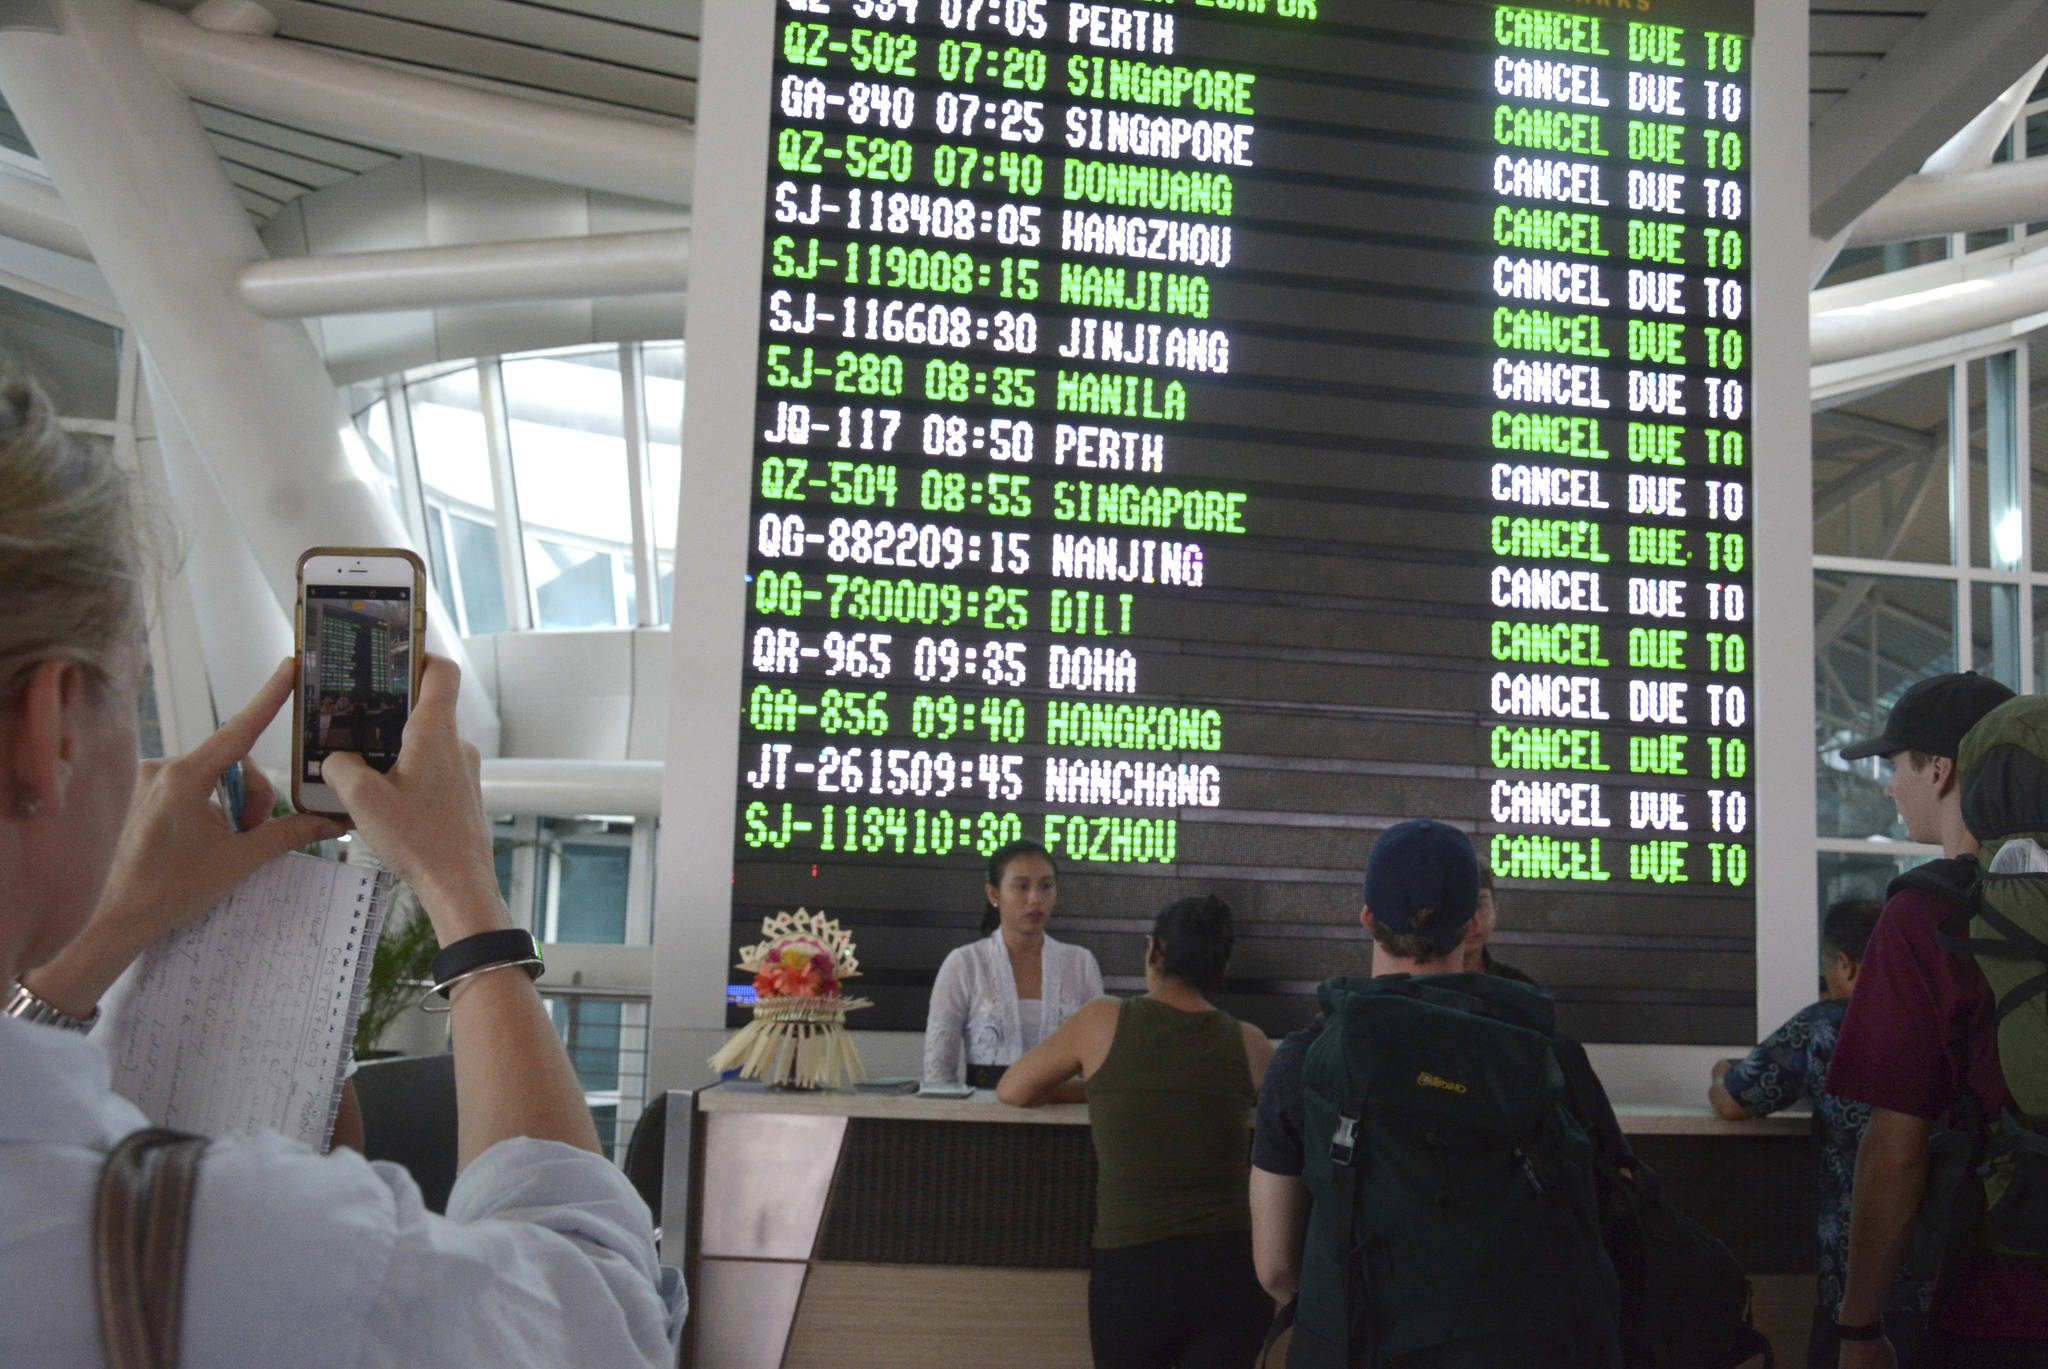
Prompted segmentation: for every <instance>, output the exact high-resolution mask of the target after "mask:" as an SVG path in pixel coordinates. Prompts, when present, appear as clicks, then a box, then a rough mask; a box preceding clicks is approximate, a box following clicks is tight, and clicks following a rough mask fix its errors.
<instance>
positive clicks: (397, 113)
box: [36, 0, 696, 204]
mask: <svg viewBox="0 0 2048 1369" xmlns="http://www.w3.org/2000/svg"><path fill="white" fill-rule="evenodd" d="M102 3H103V5H111V6H115V7H119V8H133V9H135V10H136V11H138V13H137V15H136V18H135V23H136V24H137V25H138V26H139V29H140V33H141V38H142V42H143V44H144V45H145V47H146V48H147V49H148V52H149V56H150V58H151V59H152V60H153V61H154V62H155V63H156V65H157V66H158V67H160V68H162V70H163V72H164V74H165V75H167V76H169V77H170V78H171V80H172V81H174V82H176V83H177V85H178V86H179V87H180V88H181V89H183V90H184V91H185V92H186V93H187V94H189V95H191V96H192V97H193V98H195V99H201V100H208V101H212V102H215V103H219V104H226V105H229V106H232V107H233V108H235V109H238V110H241V111H242V112H243V113H245V114H254V115H258V116H260V117H262V118H266V119H275V120H277V121H278V122H280V123H286V124H294V125H298V126H302V127H306V128H311V129H315V130H317V131H318V132H321V133H329V134H335V135H338V136H340V137H345V138H350V139H353V140H355V141H357V142H361V143H367V144H368V145H370V146H371V147H390V148H397V149H399V150H400V151H404V152H422V153H425V154H427V155H428V156H433V157H443V158H446V159H447V160H449V161H455V162H464V163H467V164H468V165H471V166H487V167H490V168H492V169H493V170H497V171H509V172H512V173H514V174H516V175H521V176H533V177H536V178H538V179H540V180H544V181H557V182H560V183H561V184H563V185H582V186H589V187H590V188H592V189H594V190H610V191H614V192H616V193H618V194H621V195H634V196H638V197H640V198H642V199H649V200H662V201H665V202H667V203H670V204H681V203H685V202H687V200H688V199H689V187H690V168H691V164H692V162H693V161H694V160H695V156H696V140H695V139H694V138H693V137H692V136H691V135H690V133H689V131H688V130H687V129H685V128H683V127H682V126H681V125H680V124H675V125H664V124H660V123H655V122H652V121H650V120H641V119H622V118H618V117H616V116H614V115H609V114H595V113H591V112H589V111H587V110H581V109H568V108H564V107H562V106H560V105H547V104H540V103H538V102H536V101H532V100H522V99H519V98H517V97H516V96H511V95H500V94H498V93H496V92H495V91H488V90H477V89H474V88H473V87H469V86H462V85H457V84H456V83H455V82H453V81H443V80H438V79H435V78H432V77H422V76H419V75H416V74H414V73H411V72H406V71H396V70H393V69H392V68H390V67H381V66H376V65H373V64H371V63H369V62H361V61H357V60H355V59H354V58H351V57H342V56H338V55H336V54H334V53H330V52H321V51H320V50H319V49H317V48H312V47H307V46H305V45H304V44H299V43H287V42H282V41H280V40H278V39H275V38H266V37H261V36H254V35H248V34H240V33H218V32H214V31H212V30H208V29H203V28H201V27H199V25H197V24H195V23H193V22H192V21H191V20H189V19H187V18H185V17H184V16H183V15H181V14H178V13H176V12H174V11H172V10H169V9H164V8H160V7H158V6H156V5H134V6H129V5H128V4H127V3H126V0H102ZM401 12H402V7H401ZM36 146H37V148H38V149H40V148H41V147H42V144H41V142H40V141H38V142H37V143H36Z"/></svg>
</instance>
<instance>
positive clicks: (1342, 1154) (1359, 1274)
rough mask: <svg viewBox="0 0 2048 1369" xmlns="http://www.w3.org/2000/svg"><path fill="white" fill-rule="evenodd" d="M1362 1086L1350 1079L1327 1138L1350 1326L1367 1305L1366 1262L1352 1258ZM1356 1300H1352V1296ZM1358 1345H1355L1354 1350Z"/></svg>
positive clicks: (1362, 1121) (1362, 1138)
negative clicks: (1341, 1237)
mask: <svg viewBox="0 0 2048 1369" xmlns="http://www.w3.org/2000/svg"><path fill="white" fill-rule="evenodd" d="M1364 1130H1365V1088H1364V1086H1362V1085H1360V1084H1358V1083H1356V1082H1353V1083H1352V1084H1351V1085H1350V1086H1349V1087H1347V1088H1346V1089H1345V1091H1344V1104H1343V1106H1342V1107H1340V1108H1339V1109H1338V1110H1337V1130H1336V1132H1335V1134H1333V1135H1332V1136H1331V1137H1330V1196H1331V1199H1332V1201H1333V1202H1334V1204H1335V1206H1336V1209H1337V1213H1338V1220H1339V1221H1341V1222H1343V1223H1344V1236H1345V1239H1344V1246H1345V1254H1346V1258H1345V1266H1346V1267H1345V1275H1346V1277H1345V1279H1344V1282H1343V1285H1342V1287H1343V1293H1342V1296H1343V1298H1344V1302H1345V1306H1344V1319H1343V1320H1344V1325H1346V1326H1352V1325H1354V1324H1355V1323H1356V1320H1357V1310H1358V1308H1360V1307H1366V1306H1370V1302H1369V1301H1368V1299H1369V1293H1370V1290H1368V1289H1367V1288H1366V1287H1365V1270H1366V1265H1365V1262H1364V1261H1363V1260H1360V1259H1357V1258H1355V1252H1354V1250H1353V1246H1354V1244H1355V1241H1356V1238H1357V1230H1358V1228H1357V1217H1358V1162H1359V1160H1360V1159H1361V1158H1362V1157H1361V1156H1360V1155H1359V1150H1360V1148H1361V1147H1363V1146H1364V1144H1365V1136H1364ZM1354 1296H1355V1297H1356V1298H1357V1302H1356V1303H1355V1304H1354V1303H1353V1302H1352V1299H1353V1297H1354ZM1358 1348H1360V1347H1357V1346H1354V1347H1353V1349H1354V1350H1355V1349H1358Z"/></svg>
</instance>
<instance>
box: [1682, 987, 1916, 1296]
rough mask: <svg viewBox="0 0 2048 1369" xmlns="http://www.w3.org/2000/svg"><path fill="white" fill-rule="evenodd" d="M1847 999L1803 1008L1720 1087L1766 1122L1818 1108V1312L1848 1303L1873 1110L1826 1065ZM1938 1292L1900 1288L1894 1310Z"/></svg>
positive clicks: (1730, 1074) (1769, 1037)
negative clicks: (1858, 1189) (1857, 1200)
mask: <svg viewBox="0 0 2048 1369" xmlns="http://www.w3.org/2000/svg"><path fill="white" fill-rule="evenodd" d="M1848 1011H1849V1000H1847V999H1845V998H1832V999H1829V998H1824V999H1822V1000H1821V1001H1820V1002H1818V1003H1814V1004H1812V1005H1810V1006H1808V1007H1805V1008H1801V1009H1800V1010H1799V1011H1798V1012H1796V1013H1794V1014H1793V1015H1792V1017H1791V1019H1790V1020H1789V1021H1787V1022H1786V1023H1785V1025H1784V1026H1782V1027H1780V1028H1778V1029H1777V1030H1776V1031H1774V1032H1772V1033H1771V1034H1770V1035H1769V1036H1768V1037H1766V1038H1765V1039H1764V1042H1763V1044H1762V1045H1760V1046H1758V1047H1757V1048H1756V1049H1755V1050H1753V1051H1751V1052H1750V1053H1749V1054H1748V1056H1746V1057H1745V1058H1744V1059H1742V1060H1741V1061H1740V1062H1739V1063H1737V1064H1736V1065H1735V1067H1734V1068H1732V1069H1730V1070H1729V1071H1728V1073H1727V1075H1726V1076H1725V1077H1724V1078H1723V1079H1722V1080H1721V1086H1722V1087H1723V1088H1725V1089H1727V1090H1728V1092H1729V1094H1730V1096H1732V1097H1733V1098H1734V1099H1735V1101H1736V1102H1738V1103H1740V1104H1742V1108H1743V1111H1745V1112H1747V1113H1748V1114H1749V1115H1750V1116H1752V1117H1766V1116H1769V1115H1770V1114H1771V1113H1774V1112H1777V1111H1779V1110H1780V1109H1782V1108H1787V1107H1790V1106H1792V1105H1793V1104H1794V1103H1797V1102H1799V1101H1800V1100H1801V1099H1804V1100H1806V1101H1807V1102H1809V1103H1811V1104H1812V1105H1813V1109H1814V1111H1815V1112H1816V1113H1817V1114H1818V1115H1819V1117H1820V1120H1821V1145H1820V1204H1819V1207H1820V1223H1819V1236H1820V1278H1819V1281H1818V1285H1817V1287H1816V1290H1815V1291H1816V1293H1817V1294H1818V1296H1819V1299H1820V1306H1822V1307H1827V1308H1833V1307H1837V1306H1839V1305H1840V1304H1841V1301H1842V1277H1843V1273H1844V1271H1845V1270H1846V1268H1847V1265H1848V1256H1849V1195H1850V1192H1851V1190H1852V1189H1853V1188H1854V1187H1855V1183H1856V1150H1857V1148H1858V1147H1859V1146H1861V1145H1862V1144H1863V1132H1864V1130H1865V1129H1866V1128H1867V1127H1868V1126H1869V1125H1870V1105H1869V1104H1867V1103H1852V1102H1850V1101H1849V1100H1848V1099H1846V1098H1838V1097H1836V1096H1835V1095H1834V1094H1832V1093H1829V1092H1828V1091H1827V1080H1828V1065H1829V1063H1830V1062H1831V1061H1832V1060H1833V1059H1834V1055H1835V1042H1836V1040H1837V1038H1838V1037H1839V1036H1840V1035H1841V1030H1842V1019H1843V1018H1844V1017H1845V1016H1847V1014H1848ZM1932 1291H1933V1290H1932V1288H1931V1287H1928V1286H1925V1285H1915V1286H1913V1287H1911V1288H1908V1287H1905V1286H1901V1287H1899V1288H1896V1289H1894V1290H1893V1292H1892V1299H1891V1303H1892V1305H1893V1306H1895V1307H1900V1308H1902V1309H1905V1310H1913V1311H1925V1310H1926V1307H1927V1303H1928V1298H1929V1296H1930V1295H1931V1293H1932Z"/></svg>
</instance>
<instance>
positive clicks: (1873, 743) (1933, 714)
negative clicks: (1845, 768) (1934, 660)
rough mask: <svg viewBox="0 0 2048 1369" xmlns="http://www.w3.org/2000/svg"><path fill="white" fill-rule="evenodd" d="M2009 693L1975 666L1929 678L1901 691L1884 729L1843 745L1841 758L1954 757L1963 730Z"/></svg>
mask: <svg viewBox="0 0 2048 1369" xmlns="http://www.w3.org/2000/svg"><path fill="white" fill-rule="evenodd" d="M2012 697H2013V692H2012V691H2011V690H2010V689H2007V688H2006V687H2005V686H2004V685H2002V684H2000V683H1999V682H1998V681H1996V680H1994V679H1990V678H1989V677H1987V676H1983V675H1979V674H1978V673H1977V672H1976V671H1974V670H1966V671H1964V672H1963V673H1962V674H1960V675H1935V676H1932V677H1930V678H1928V679H1925V680H1922V681H1920V682H1919V683H1918V684H1916V685H1914V686H1913V687H1912V688H1911V689H1909V690H1907V691H1906V692H1905V693H1903V694H1901V695H1899V701H1898V702H1897V703H1895V704H1893V705H1892V711H1891V716H1890V717H1888V718H1886V719H1885V720H1884V731H1883V732H1881V733H1879V734H1878V735H1877V736H1875V737H1872V738H1870V739H1869V740H1867V741H1860V742H1852V743H1850V744H1849V745H1848V746H1845V747H1843V748H1842V759H1843V760H1845V761H1856V760H1861V759H1863V758H1864V757H1865V756H1895V755H1897V754H1898V753H1899V752H1901V751H1918V752H1920V753H1922V754H1923V755H1928V756H1947V757H1948V758H1949V759H1950V760H1953V759H1955V757H1956V755H1957V753H1958V752H1960V751H1961V750H1962V749H1963V734H1964V733H1966V732H1968V731H1969V730H1970V729H1971V728H1973V727H1975V726H1976V725H1977V720H1978V719H1979V718H1981V717H1983V716H1984V715H1985V714H1986V713H1989V712H1990V711H1991V710H1992V709H1994V708H1996V707H1998V706H1999V705H2000V704H2002V703H2004V702H2005V701H2006V700H2007V699H2010V698H2012Z"/></svg>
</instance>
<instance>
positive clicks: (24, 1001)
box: [6, 983, 100, 1033]
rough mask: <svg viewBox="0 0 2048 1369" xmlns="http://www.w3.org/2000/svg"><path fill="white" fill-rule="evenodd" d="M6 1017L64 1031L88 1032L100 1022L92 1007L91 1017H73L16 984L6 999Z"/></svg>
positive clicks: (33, 991)
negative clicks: (59, 1028) (42, 1024)
mask: <svg viewBox="0 0 2048 1369" xmlns="http://www.w3.org/2000/svg"><path fill="white" fill-rule="evenodd" d="M6 1013H7V1016H9V1017H18V1018H20V1019H21V1020H22V1021H24V1022H41V1023H44V1024H45V1025H47V1026H52V1027H62V1028H63V1029H64V1030H66V1031H74V1032H80V1033H83V1032H89V1031H91V1030H92V1029H93V1025H94V1024H95V1023H97V1022H98V1021H99V1020H100V1010H99V1007H98V1005H97V1004H95V1005H94V1007H93V1010H92V1015H91V1016H90V1017H86V1018H77V1017H73V1016H72V1015H71V1014H70V1013H68V1012H65V1011H64V1010H63V1009H62V1008H60V1007H58V1006H57V1005H56V1004H54V1003H52V1002H50V1001H49V1000H48V999H46V998H43V997H41V996H39V995H38V994H37V993H36V991H35V990H34V989H31V988H30V987H29V986H28V985H26V984H21V983H17V984H16V985H15V986H14V992H13V993H12V994H10V995H9V996H8V999H7V1008H6Z"/></svg>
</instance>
